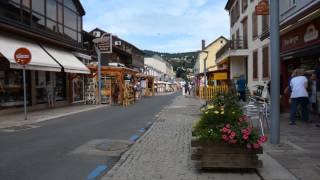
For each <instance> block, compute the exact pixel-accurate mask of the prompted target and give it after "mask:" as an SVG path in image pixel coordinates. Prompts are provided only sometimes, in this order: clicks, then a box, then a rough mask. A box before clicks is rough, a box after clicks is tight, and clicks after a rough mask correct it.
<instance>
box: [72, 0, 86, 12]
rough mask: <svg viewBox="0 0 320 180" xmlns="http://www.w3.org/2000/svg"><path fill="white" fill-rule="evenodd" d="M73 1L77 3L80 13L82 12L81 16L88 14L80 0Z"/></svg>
mask: <svg viewBox="0 0 320 180" xmlns="http://www.w3.org/2000/svg"><path fill="white" fill-rule="evenodd" d="M72 1H73V3H74V4H75V5H76V7H77V9H78V11H79V13H80V15H81V16H84V15H85V14H86V11H85V10H84V8H83V6H82V4H81V2H80V0H72Z"/></svg>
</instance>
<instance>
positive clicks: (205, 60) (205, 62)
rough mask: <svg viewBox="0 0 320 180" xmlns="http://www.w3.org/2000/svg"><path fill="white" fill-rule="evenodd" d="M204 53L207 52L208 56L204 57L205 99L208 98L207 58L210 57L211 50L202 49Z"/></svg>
mask: <svg viewBox="0 0 320 180" xmlns="http://www.w3.org/2000/svg"><path fill="white" fill-rule="evenodd" d="M201 52H203V53H206V54H207V56H206V57H205V58H204V60H203V61H204V62H203V66H204V70H203V73H204V76H203V77H204V81H203V82H204V99H205V100H207V58H208V54H209V51H201Z"/></svg>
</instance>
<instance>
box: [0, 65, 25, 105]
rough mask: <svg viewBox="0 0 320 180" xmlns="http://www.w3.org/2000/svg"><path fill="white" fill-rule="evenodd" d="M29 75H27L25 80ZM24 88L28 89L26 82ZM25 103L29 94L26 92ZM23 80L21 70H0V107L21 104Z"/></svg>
mask: <svg viewBox="0 0 320 180" xmlns="http://www.w3.org/2000/svg"><path fill="white" fill-rule="evenodd" d="M28 80H29V76H28V75H27V82H28ZM26 88H27V89H29V84H28V83H27V85H26ZM27 100H28V101H27V104H29V95H28V94H27ZM23 103H24V101H23V82H22V71H21V70H0V109H2V108H7V107H15V106H22V105H23Z"/></svg>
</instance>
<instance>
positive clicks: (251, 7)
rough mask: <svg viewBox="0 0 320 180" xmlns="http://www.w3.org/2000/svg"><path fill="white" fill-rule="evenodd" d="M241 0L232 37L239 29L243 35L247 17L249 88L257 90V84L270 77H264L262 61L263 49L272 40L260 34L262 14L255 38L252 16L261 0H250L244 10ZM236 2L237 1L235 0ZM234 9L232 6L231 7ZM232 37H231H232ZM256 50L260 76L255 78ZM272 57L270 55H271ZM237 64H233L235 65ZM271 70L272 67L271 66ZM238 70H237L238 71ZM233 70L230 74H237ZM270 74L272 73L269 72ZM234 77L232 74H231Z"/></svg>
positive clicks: (231, 30) (232, 28)
mask: <svg viewBox="0 0 320 180" xmlns="http://www.w3.org/2000/svg"><path fill="white" fill-rule="evenodd" d="M241 1H242V0H239V2H240V17H239V19H238V20H237V22H236V23H235V24H234V26H233V27H231V29H230V37H231V38H232V35H233V36H236V32H237V30H239V34H240V36H243V25H242V22H243V20H244V19H245V18H247V23H248V26H247V29H248V30H247V33H248V38H247V40H248V52H249V53H248V63H247V69H248V72H247V73H248V79H247V81H248V88H249V90H251V91H252V90H255V85H257V84H263V83H264V82H266V81H268V80H269V78H263V77H262V75H263V61H262V55H263V54H262V49H263V47H265V46H267V45H268V44H269V42H270V40H269V39H268V38H267V39H264V40H262V41H261V40H260V38H259V36H260V35H261V34H262V16H258V38H255V39H254V38H253V31H252V28H253V25H252V18H253V13H254V11H255V6H256V5H257V4H258V3H259V0H253V1H252V2H251V0H248V7H247V9H246V10H245V11H244V12H243V11H242V8H241ZM235 3H236V1H235ZM235 3H234V4H233V6H234V5H235ZM231 9H232V8H231ZM231 38H230V39H231ZM254 51H258V78H257V79H253V52H254ZM269 57H270V55H269ZM234 66H235V64H233V67H234ZM269 67H270V60H269ZM269 71H270V68H269ZM237 72H238V70H237V71H236V72H235V73H237ZM235 73H233V72H232V69H231V72H230V74H235ZM269 74H270V73H269ZM231 77H232V76H231Z"/></svg>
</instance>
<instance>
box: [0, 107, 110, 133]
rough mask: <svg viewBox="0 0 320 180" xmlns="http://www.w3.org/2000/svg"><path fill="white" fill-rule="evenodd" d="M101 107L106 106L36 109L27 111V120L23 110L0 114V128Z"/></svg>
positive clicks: (28, 123)
mask: <svg viewBox="0 0 320 180" xmlns="http://www.w3.org/2000/svg"><path fill="white" fill-rule="evenodd" d="M102 107H106V105H73V106H66V107H59V108H53V109H44V110H37V111H32V112H28V120H24V113H23V112H18V113H14V114H5V115H0V129H5V128H10V127H16V126H23V125H30V124H35V123H38V122H43V121H47V120H50V119H55V118H59V117H63V116H67V115H71V114H76V113H80V112H85V111H90V110H93V109H97V108H102Z"/></svg>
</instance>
